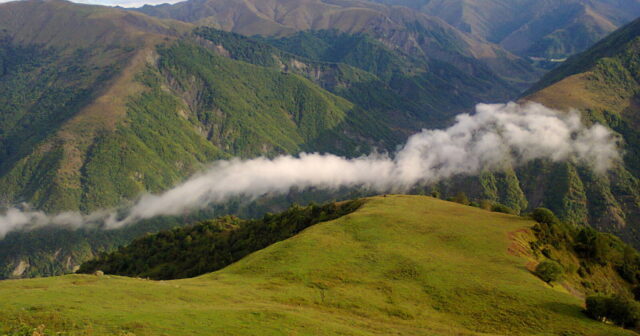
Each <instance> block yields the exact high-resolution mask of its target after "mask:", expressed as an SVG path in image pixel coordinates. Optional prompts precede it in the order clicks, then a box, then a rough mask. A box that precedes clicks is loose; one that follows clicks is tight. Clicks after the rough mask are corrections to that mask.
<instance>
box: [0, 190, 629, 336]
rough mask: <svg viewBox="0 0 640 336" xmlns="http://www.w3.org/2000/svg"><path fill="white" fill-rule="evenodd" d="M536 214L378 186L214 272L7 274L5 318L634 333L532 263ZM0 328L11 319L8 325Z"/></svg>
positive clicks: (112, 328) (332, 330) (95, 324)
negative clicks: (549, 281)
mask: <svg viewBox="0 0 640 336" xmlns="http://www.w3.org/2000/svg"><path fill="white" fill-rule="evenodd" d="M532 225H533V222H531V221H529V220H526V219H523V218H520V217H516V216H511V215H505V214H498V213H491V212H487V211H484V210H481V209H477V208H473V207H467V206H462V205H459V204H456V203H450V202H444V201H440V200H436V199H433V198H429V197H420V196H387V197H376V198H371V199H369V200H368V201H367V202H366V203H365V205H364V206H363V207H362V208H360V209H359V210H358V211H356V212H354V213H352V214H350V215H347V216H345V217H341V218H339V219H337V220H334V221H331V222H327V223H320V224H317V225H315V226H312V227H311V228H309V229H307V230H305V231H303V232H302V233H300V234H299V235H297V236H294V237H293V238H290V239H288V240H285V241H282V242H280V243H276V244H274V245H272V246H270V247H268V248H266V249H264V250H261V251H258V252H256V253H253V254H251V255H249V256H248V257H246V258H244V259H242V260H241V261H239V262H237V263H235V264H233V265H231V266H229V267H227V268H225V269H223V270H221V271H218V272H215V273H210V274H207V275H204V276H201V277H198V278H192V279H185V280H177V281H160V282H156V281H150V280H143V279H132V278H123V277H115V276H102V277H100V276H92V275H83V276H81V275H70V276H64V277H55V278H42V279H31V280H7V281H3V282H0V297H1V298H2V300H0V311H2V312H3V315H2V316H1V317H0V325H1V326H2V328H3V329H4V331H5V332H6V331H9V330H11V329H12V328H15V327H17V326H19V325H20V324H25V325H30V326H37V325H40V324H44V325H45V329H47V330H48V331H50V332H55V331H66V332H68V333H69V334H72V335H75V334H78V335H105V334H118V333H125V332H131V333H134V334H136V335H212V334H216V335H281V334H295V335H313V334H323V335H371V334H380V335H393V334H395V335H400V334H402V335H425V334H427V335H451V334H457V335H480V334H499V335H505V334H509V335H526V334H532V335H533V334H535V335H631V334H632V333H631V332H627V331H624V330H622V329H618V328H614V327H611V326H608V325H606V324H601V323H598V322H595V321H592V320H589V319H588V318H587V317H586V316H584V315H583V314H582V312H581V309H582V308H581V304H582V300H581V299H579V298H576V297H574V296H571V295H569V294H568V293H566V291H564V290H562V289H561V288H562V287H561V286H558V285H556V286H555V287H553V288H552V287H550V286H548V285H546V284H545V283H543V282H542V281H541V280H539V279H538V278H537V277H535V276H534V275H532V274H531V273H530V272H529V271H528V270H527V268H526V267H525V265H526V264H527V262H528V260H527V258H526V257H522V256H516V254H518V253H516V252H515V251H517V250H520V251H526V250H527V248H528V244H527V240H528V239H530V238H529V237H530V234H529V233H528V230H527V228H528V227H530V226H532ZM0 330H2V329H0Z"/></svg>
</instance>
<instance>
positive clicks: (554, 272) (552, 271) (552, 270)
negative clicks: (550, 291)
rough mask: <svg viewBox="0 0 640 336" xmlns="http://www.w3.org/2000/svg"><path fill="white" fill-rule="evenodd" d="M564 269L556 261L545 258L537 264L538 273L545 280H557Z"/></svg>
mask: <svg viewBox="0 0 640 336" xmlns="http://www.w3.org/2000/svg"><path fill="white" fill-rule="evenodd" d="M563 272H564V269H563V268H562V266H561V265H560V264H558V263H557V262H555V261H551V260H545V261H543V262H541V263H539V264H538V266H536V271H535V273H536V275H537V276H538V277H539V278H540V279H542V280H543V281H544V282H547V283H549V282H551V281H557V280H558V279H560V277H561V276H562V273H563Z"/></svg>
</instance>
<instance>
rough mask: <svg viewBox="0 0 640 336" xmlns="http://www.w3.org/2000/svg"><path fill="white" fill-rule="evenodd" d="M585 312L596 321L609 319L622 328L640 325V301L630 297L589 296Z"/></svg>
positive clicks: (632, 327) (635, 327)
mask: <svg viewBox="0 0 640 336" xmlns="http://www.w3.org/2000/svg"><path fill="white" fill-rule="evenodd" d="M586 305H587V309H586V311H585V312H586V313H587V315H589V316H590V317H591V318H593V319H596V320H598V321H607V320H608V321H611V322H613V323H615V324H617V325H619V326H621V327H623V328H629V329H636V330H637V329H638V328H639V327H640V303H639V302H637V301H635V300H633V299H632V298H629V297H626V296H621V295H614V296H590V297H587V300H586Z"/></svg>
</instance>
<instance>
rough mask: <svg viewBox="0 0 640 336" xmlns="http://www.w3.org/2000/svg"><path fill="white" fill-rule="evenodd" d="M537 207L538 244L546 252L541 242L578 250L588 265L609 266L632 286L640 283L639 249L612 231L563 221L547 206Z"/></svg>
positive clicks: (581, 260)
mask: <svg viewBox="0 0 640 336" xmlns="http://www.w3.org/2000/svg"><path fill="white" fill-rule="evenodd" d="M536 210H537V211H534V213H533V214H532V217H533V218H536V219H537V221H538V223H537V224H536V225H535V226H534V227H533V231H534V233H535V234H536V238H537V239H538V241H537V242H536V243H535V244H534V245H535V248H537V249H542V251H543V252H544V249H543V248H542V246H544V245H547V244H548V245H551V246H553V247H554V248H556V249H558V250H562V251H568V252H570V253H572V254H575V256H576V257H577V258H578V259H579V260H580V263H581V265H583V266H584V267H586V269H589V265H600V266H610V267H611V268H613V269H615V270H616V272H617V273H618V275H619V276H620V277H621V278H622V279H624V281H626V282H627V284H628V286H629V287H630V288H631V287H634V286H636V285H638V284H639V283H640V253H639V252H638V251H637V250H636V249H634V248H633V247H632V246H630V245H628V244H627V243H625V242H623V241H622V240H621V239H620V238H618V237H616V236H614V235H612V234H608V233H603V232H598V231H597V230H595V229H593V228H591V227H577V226H574V225H571V224H567V223H564V222H561V221H559V220H557V218H555V216H554V215H553V213H552V212H551V211H550V210H548V209H536ZM547 257H549V256H548V255H547ZM579 272H584V270H583V271H579Z"/></svg>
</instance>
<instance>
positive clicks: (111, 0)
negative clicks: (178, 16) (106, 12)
mask: <svg viewBox="0 0 640 336" xmlns="http://www.w3.org/2000/svg"><path fill="white" fill-rule="evenodd" d="M9 1H11V0H0V3H2V2H9ZM73 2H76V3H84V4H92V5H103V6H121V7H142V6H144V5H160V4H163V3H176V2H180V0H74V1H73Z"/></svg>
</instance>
